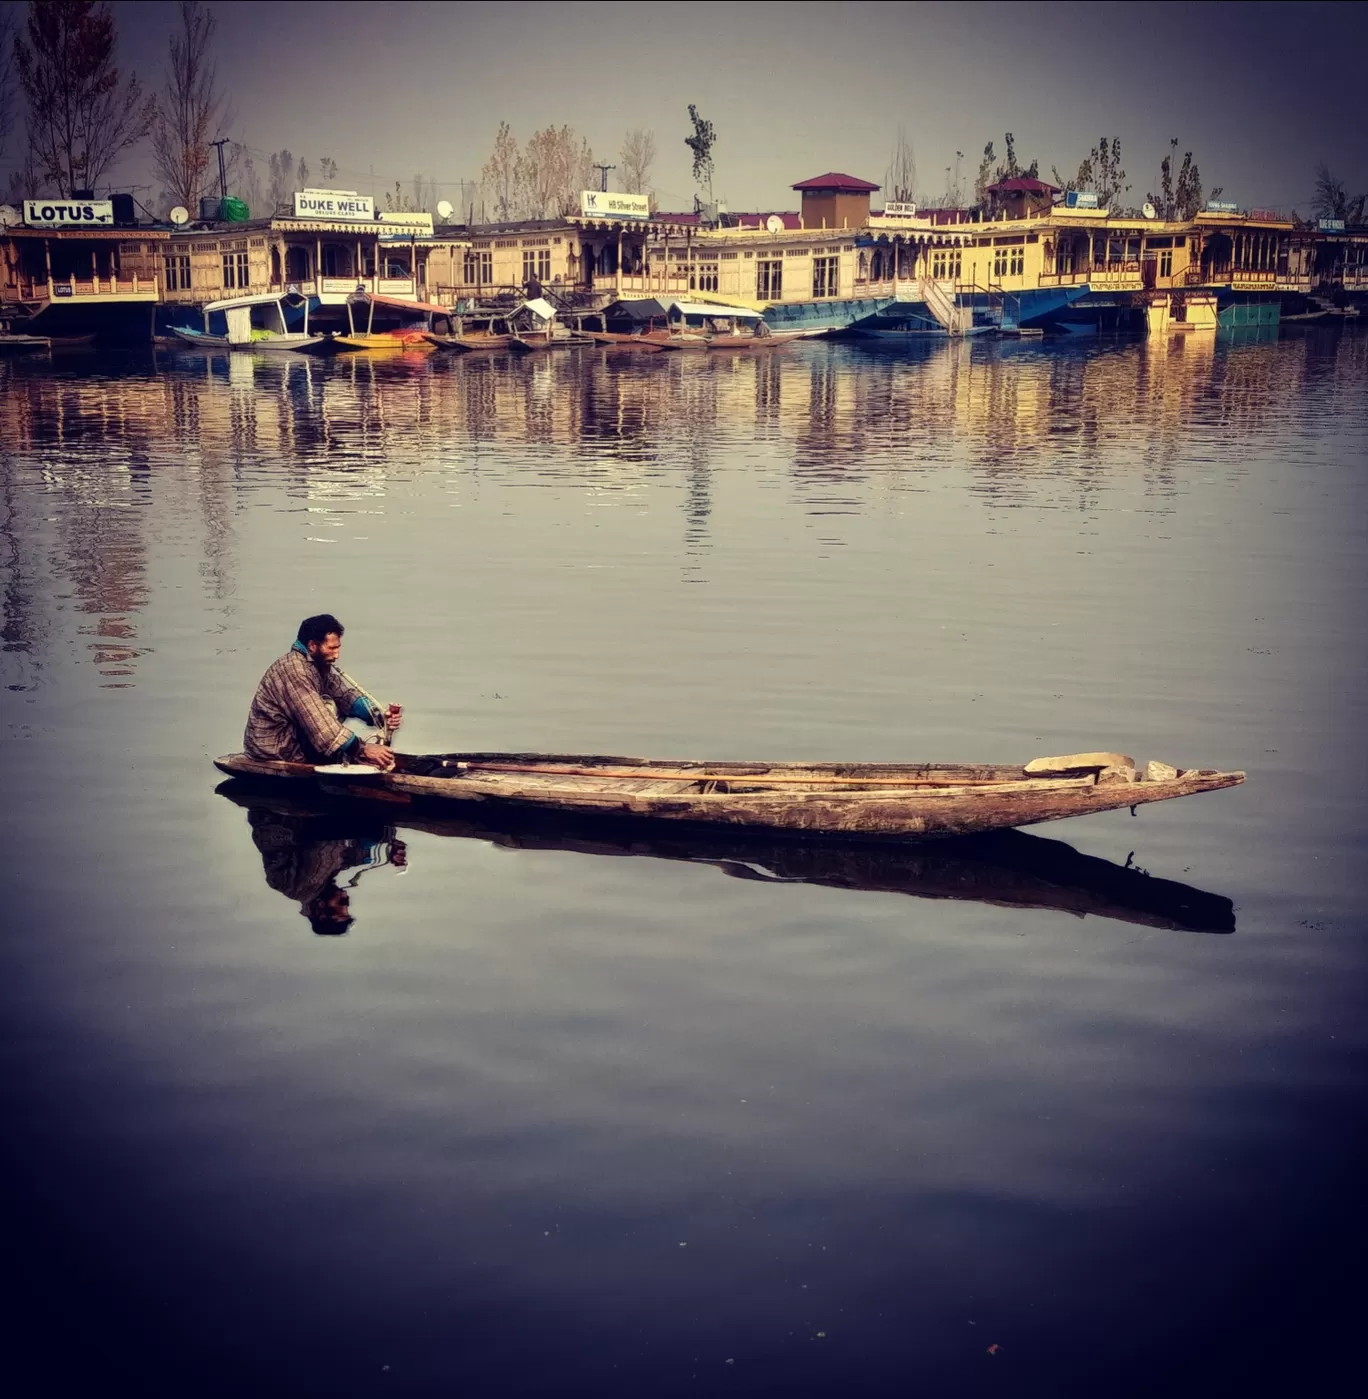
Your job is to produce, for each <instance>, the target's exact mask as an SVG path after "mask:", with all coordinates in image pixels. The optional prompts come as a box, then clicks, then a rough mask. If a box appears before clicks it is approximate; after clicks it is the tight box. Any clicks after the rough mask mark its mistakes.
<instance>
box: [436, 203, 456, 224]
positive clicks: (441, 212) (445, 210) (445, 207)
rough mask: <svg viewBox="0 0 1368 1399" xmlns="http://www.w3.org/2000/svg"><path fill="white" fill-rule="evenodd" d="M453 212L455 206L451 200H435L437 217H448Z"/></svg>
mask: <svg viewBox="0 0 1368 1399" xmlns="http://www.w3.org/2000/svg"><path fill="white" fill-rule="evenodd" d="M455 212H456V210H455V207H454V206H453V205H452V202H451V200H449V199H439V200H438V201H437V216H438V217H439V218H443V219H449V218H450V217H451V216H452V214H454V213H455Z"/></svg>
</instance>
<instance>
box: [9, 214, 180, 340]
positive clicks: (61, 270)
mask: <svg viewBox="0 0 1368 1399" xmlns="http://www.w3.org/2000/svg"><path fill="white" fill-rule="evenodd" d="M167 238H168V232H167V230H166V229H161V228H150V227H146V226H143V225H139V224H138V222H137V219H136V216H135V207H134V203H133V198H132V196H131V195H127V194H117V195H114V196H112V197H111V198H109V199H93V198H78V199H26V200H24V201H23V206H22V208H14V207H11V206H8V205H6V206H3V207H0V260H2V261H3V268H0V274H3V275H2V276H0V321H3V322H4V323H6V324H7V325H8V327H9V332H10V333H11V334H24V335H34V336H38V337H41V338H43V339H47V340H50V341H56V342H58V343H60V342H62V341H66V342H79V341H86V340H89V339H91V338H92V337H93V338H95V339H98V340H99V341H102V342H104V343H115V344H149V345H150V344H151V342H152V333H153V319H154V316H155V313H156V308H157V305H158V303H159V302H160V300H161V293H162V287H161V284H160V280H159V277H158V271H159V268H158V253H159V251H160V249H161V248H162V247H163V246H164V245H165V243H166V240H167Z"/></svg>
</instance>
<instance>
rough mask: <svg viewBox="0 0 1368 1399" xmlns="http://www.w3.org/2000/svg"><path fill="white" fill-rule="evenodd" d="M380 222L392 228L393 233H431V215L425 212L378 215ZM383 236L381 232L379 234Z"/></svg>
mask: <svg viewBox="0 0 1368 1399" xmlns="http://www.w3.org/2000/svg"><path fill="white" fill-rule="evenodd" d="M380 222H381V223H382V224H384V225H385V227H386V228H390V229H392V230H393V231H394V232H395V233H419V234H426V235H431V233H432V215H431V214H425V213H417V214H386V213H382V214H381V215H380ZM381 236H382V237H383V236H384V235H383V234H382V235H381Z"/></svg>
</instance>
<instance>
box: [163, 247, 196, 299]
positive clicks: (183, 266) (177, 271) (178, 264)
mask: <svg viewBox="0 0 1368 1399" xmlns="http://www.w3.org/2000/svg"><path fill="white" fill-rule="evenodd" d="M162 262H163V263H164V265H165V267H166V290H167V291H189V290H190V254H189V253H168V254H167V255H166V256H165V257H164V258H163V259H162Z"/></svg>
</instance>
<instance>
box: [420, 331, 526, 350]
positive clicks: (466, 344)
mask: <svg viewBox="0 0 1368 1399" xmlns="http://www.w3.org/2000/svg"><path fill="white" fill-rule="evenodd" d="M424 339H426V340H427V341H429V342H430V343H431V344H433V345H435V346H436V347H437V348H438V349H439V350H455V351H457V352H458V353H462V354H469V353H471V352H472V351H478V350H506V349H507V348H508V347H509V345H511V344H512V343H513V337H512V336H511V335H479V334H465V335H427V336H425V337H424Z"/></svg>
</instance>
